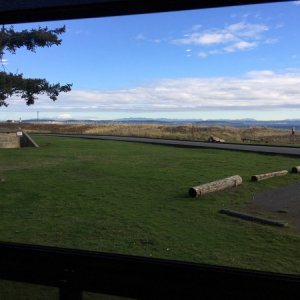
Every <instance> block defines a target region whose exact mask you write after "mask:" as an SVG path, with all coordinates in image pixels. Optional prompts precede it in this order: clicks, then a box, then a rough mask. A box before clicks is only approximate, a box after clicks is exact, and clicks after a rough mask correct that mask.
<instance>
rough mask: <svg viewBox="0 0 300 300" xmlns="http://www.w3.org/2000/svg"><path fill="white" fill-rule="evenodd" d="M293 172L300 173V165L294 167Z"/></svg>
mask: <svg viewBox="0 0 300 300" xmlns="http://www.w3.org/2000/svg"><path fill="white" fill-rule="evenodd" d="M292 172H293V173H300V166H296V167H293V168H292Z"/></svg>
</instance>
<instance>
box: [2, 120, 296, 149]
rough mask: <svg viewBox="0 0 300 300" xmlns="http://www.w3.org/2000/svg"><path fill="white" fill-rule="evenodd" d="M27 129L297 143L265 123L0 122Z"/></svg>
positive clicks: (45, 131)
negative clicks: (231, 124)
mask: <svg viewBox="0 0 300 300" xmlns="http://www.w3.org/2000/svg"><path fill="white" fill-rule="evenodd" d="M20 126H21V128H22V129H24V130H27V131H28V132H43V133H74V134H76V133H77V134H98V135H120V136H141V137H154V138H166V139H179V140H195V141H203V140H204V141H207V140H208V139H209V138H210V137H211V136H216V137H219V138H221V139H224V140H225V141H226V142H233V143H236V142H237V143H268V144H288V145H300V133H299V132H298V131H296V134H295V135H293V136H292V135H291V131H290V130H283V129H273V128H266V127H248V128H235V127H225V126H197V125H163V124H126V123H107V124H65V123H52V124H48V123H22V124H16V123H13V124H11V123H2V124H1V123H0V128H1V127H10V128H18V127H20Z"/></svg>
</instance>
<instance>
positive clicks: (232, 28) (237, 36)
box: [172, 21, 277, 58]
mask: <svg viewBox="0 0 300 300" xmlns="http://www.w3.org/2000/svg"><path fill="white" fill-rule="evenodd" d="M199 29H202V27H201V28H199ZM268 30H269V28H268V26H266V25H265V24H260V23H250V22H246V21H243V22H237V23H232V24H229V25H227V26H225V27H224V28H219V29H212V30H202V31H197V32H195V31H193V32H191V33H188V34H185V35H184V36H183V37H182V38H178V39H174V40H172V43H173V44H176V45H179V46H180V45H185V46H191V47H192V46H193V47H197V48H200V49H201V51H198V53H200V55H199V54H198V56H200V57H202V58H205V57H208V56H209V55H213V54H222V53H223V54H224V53H229V52H236V51H245V50H251V49H254V48H256V47H258V46H259V45H260V44H261V43H265V44H270V43H274V42H276V41H277V40H276V39H274V38H266V37H265V36H264V34H265V32H267V31H268ZM204 54H205V55H204Z"/></svg>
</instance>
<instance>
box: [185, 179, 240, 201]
mask: <svg viewBox="0 0 300 300" xmlns="http://www.w3.org/2000/svg"><path fill="white" fill-rule="evenodd" d="M242 181H243V180H242V177H241V176H239V175H234V176H231V177H227V178H224V179H220V180H216V181H212V182H209V183H205V184H201V185H199V186H194V187H192V188H190V189H189V195H190V196H191V197H199V196H202V195H205V194H208V193H213V192H216V191H221V190H225V189H227V188H231V187H236V186H238V185H240V184H242Z"/></svg>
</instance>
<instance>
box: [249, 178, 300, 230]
mask: <svg viewBox="0 0 300 300" xmlns="http://www.w3.org/2000/svg"><path fill="white" fill-rule="evenodd" d="M251 203H252V204H254V205H255V206H256V207H257V208H259V209H262V210H264V211H269V212H274V213H278V214H280V215H281V216H282V217H284V219H288V220H289V221H290V223H292V225H294V226H295V228H296V231H297V232H298V233H299V234H300V182H299V183H296V184H292V185H289V186H285V187H281V188H277V189H272V190H268V191H264V192H262V193H259V194H257V195H255V196H254V197H253V198H252V200H251Z"/></svg>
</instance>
